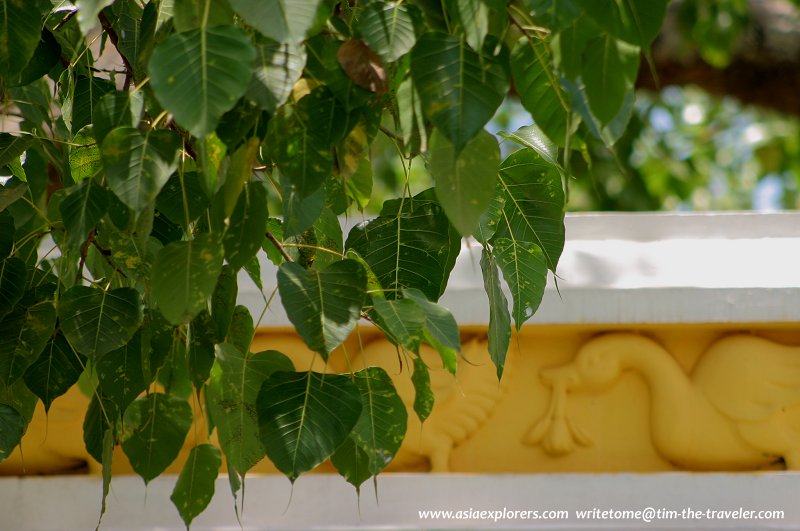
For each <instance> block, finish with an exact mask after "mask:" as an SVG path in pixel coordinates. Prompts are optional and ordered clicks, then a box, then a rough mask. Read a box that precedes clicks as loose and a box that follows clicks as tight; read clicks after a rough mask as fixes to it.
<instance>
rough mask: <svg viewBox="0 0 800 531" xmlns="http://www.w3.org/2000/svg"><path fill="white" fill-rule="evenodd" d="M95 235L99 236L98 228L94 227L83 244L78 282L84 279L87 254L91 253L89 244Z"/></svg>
mask: <svg viewBox="0 0 800 531" xmlns="http://www.w3.org/2000/svg"><path fill="white" fill-rule="evenodd" d="M95 236H97V229H92V231H91V232H90V233H89V237H88V238H86V241H85V242H83V245H81V260H80V262H79V263H78V278H77V280H78V282H80V281H81V279H83V266H84V265H85V264H86V255H87V254H88V253H89V245H91V243H92V241H94V238H95Z"/></svg>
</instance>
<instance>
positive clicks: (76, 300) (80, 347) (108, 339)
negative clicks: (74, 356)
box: [58, 286, 142, 360]
mask: <svg viewBox="0 0 800 531" xmlns="http://www.w3.org/2000/svg"><path fill="white" fill-rule="evenodd" d="M58 319H59V323H60V324H61V330H62V331H63V332H64V335H65V336H66V337H67V339H68V340H69V342H70V344H72V346H73V348H74V349H75V350H76V351H78V352H80V353H81V354H83V355H84V356H87V357H88V358H89V359H90V360H95V359H97V358H99V356H102V355H103V354H105V353H107V352H111V351H112V350H114V349H117V348H120V347H122V346H123V345H125V344H126V343H127V342H128V341H130V339H131V338H132V337H133V334H134V333H136V330H137V329H138V328H139V325H140V324H141V323H142V307H141V300H140V298H139V292H138V291H136V290H135V289H133V288H117V289H112V290H102V289H96V288H90V287H87V286H75V287H72V288H70V289H68V290H67V291H66V292H64V294H63V295H62V296H61V299H60V300H59V303H58Z"/></svg>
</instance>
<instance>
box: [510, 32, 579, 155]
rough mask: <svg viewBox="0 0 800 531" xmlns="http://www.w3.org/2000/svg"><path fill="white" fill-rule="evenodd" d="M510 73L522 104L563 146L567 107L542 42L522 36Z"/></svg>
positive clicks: (568, 108) (552, 139)
mask: <svg viewBox="0 0 800 531" xmlns="http://www.w3.org/2000/svg"><path fill="white" fill-rule="evenodd" d="M511 74H512V75H513V77H514V86H515V87H516V89H517V93H518V94H519V98H520V101H521V102H522V106H523V107H525V110H526V111H528V112H529V113H531V116H532V117H533V120H534V121H535V122H536V125H537V126H539V128H541V130H542V131H544V132H545V134H546V135H547V137H548V138H549V139H550V140H551V141H553V142H555V143H557V144H558V145H561V146H563V145H564V144H565V140H566V135H567V122H568V120H569V114H570V107H569V96H568V95H567V94H565V93H564V89H562V88H561V83H560V82H559V80H558V74H557V73H556V71H555V69H554V68H553V62H552V58H551V54H550V49H549V47H548V45H547V43H546V42H545V41H539V40H535V39H533V38H530V39H529V38H526V37H522V38H521V39H520V40H519V41H517V44H516V46H514V50H513V52H512V53H511Z"/></svg>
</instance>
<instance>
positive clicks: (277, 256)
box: [261, 218, 283, 266]
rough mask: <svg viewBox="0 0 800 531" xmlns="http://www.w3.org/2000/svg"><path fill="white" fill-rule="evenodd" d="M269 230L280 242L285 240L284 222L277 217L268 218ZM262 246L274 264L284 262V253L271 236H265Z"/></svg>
mask: <svg viewBox="0 0 800 531" xmlns="http://www.w3.org/2000/svg"><path fill="white" fill-rule="evenodd" d="M267 231H268V232H269V233H270V234H272V235H273V236H274V237H275V239H277V240H278V241H279V242H281V241H283V222H282V221H281V220H280V219H277V218H269V219H268V220H267ZM261 248H262V249H263V250H264V252H265V253H266V255H267V258H269V261H270V262H272V263H273V264H275V265H276V266H277V265H281V263H283V255H282V254H281V253H280V251H279V250H278V248H277V247H275V244H274V243H272V241H270V239H269V238H266V237H265V238H264V240H263V241H262V242H261Z"/></svg>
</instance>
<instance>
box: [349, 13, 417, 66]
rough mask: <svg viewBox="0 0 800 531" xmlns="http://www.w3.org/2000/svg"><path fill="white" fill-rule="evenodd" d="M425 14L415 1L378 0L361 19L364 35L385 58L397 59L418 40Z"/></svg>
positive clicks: (362, 34)
mask: <svg viewBox="0 0 800 531" xmlns="http://www.w3.org/2000/svg"><path fill="white" fill-rule="evenodd" d="M421 26H422V14H421V13H420V11H419V9H418V8H417V6H415V5H414V4H408V3H402V4H396V3H393V2H387V3H379V2H375V3H372V4H369V5H367V6H366V7H365V8H364V9H363V10H362V11H361V16H360V18H359V19H358V29H359V31H360V32H361V37H362V38H363V39H364V41H365V42H366V43H367V44H368V45H369V47H370V48H372V49H373V50H375V52H376V53H377V54H378V55H380V56H381V57H382V58H383V60H384V61H389V62H394V61H397V60H398V59H400V57H402V56H403V55H405V54H406V53H408V52H409V51H410V50H411V48H413V47H414V44H415V43H416V42H417V34H418V32H419V29H420V28H421Z"/></svg>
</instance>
